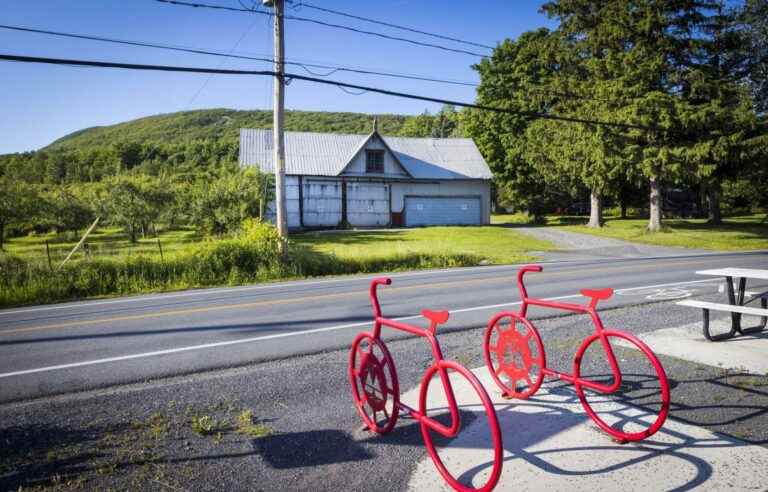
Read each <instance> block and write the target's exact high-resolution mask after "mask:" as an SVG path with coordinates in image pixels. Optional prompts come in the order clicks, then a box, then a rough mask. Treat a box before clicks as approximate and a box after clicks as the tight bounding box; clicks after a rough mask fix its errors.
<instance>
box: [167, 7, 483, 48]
mask: <svg viewBox="0 0 768 492" xmlns="http://www.w3.org/2000/svg"><path fill="white" fill-rule="evenodd" d="M155 1H156V2H160V3H167V4H171V5H178V6H183V7H194V8H206V9H214V10H227V11H230V12H247V13H249V14H262V15H274V14H272V13H271V12H263V11H261V10H251V9H244V8H237V7H226V6H224V5H212V4H208V3H198V2H194V3H193V2H184V1H181V0H155ZM283 18H284V19H286V20H294V21H298V22H309V23H312V24H317V25H321V26H325V27H332V28H334V29H343V30H345V31H352V32H356V33H358V34H367V35H369V36H376V37H379V38H383V39H389V40H392V41H401V42H404V43H410V44H413V45H417V46H424V47H427V48H435V49H439V50H443V51H451V52H454V53H461V54H464V55H471V56H478V57H480V58H486V57H487V56H488V55H486V54H483V53H477V52H474V51H468V50H463V49H461V48H450V47H448V46H444V45H441V44H435V43H427V42H424V41H416V40H415V39H409V38H403V37H400V36H392V35H390V34H384V33H381V32H375V31H366V30H364V29H358V28H356V27H350V26H345V25H343V24H333V23H331V22H325V21H321V20H318V19H311V18H308V17H299V16H296V15H285V14H284V15H283Z"/></svg>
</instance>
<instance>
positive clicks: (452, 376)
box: [419, 360, 502, 491]
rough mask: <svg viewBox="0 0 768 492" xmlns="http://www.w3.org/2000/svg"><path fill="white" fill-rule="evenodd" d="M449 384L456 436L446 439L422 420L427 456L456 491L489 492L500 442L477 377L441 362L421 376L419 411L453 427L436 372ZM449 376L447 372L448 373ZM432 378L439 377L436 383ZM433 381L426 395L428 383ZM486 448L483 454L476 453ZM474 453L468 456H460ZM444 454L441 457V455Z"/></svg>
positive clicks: (495, 475) (493, 412) (499, 462)
mask: <svg viewBox="0 0 768 492" xmlns="http://www.w3.org/2000/svg"><path fill="white" fill-rule="evenodd" d="M441 370H444V371H445V374H446V376H447V377H448V379H449V380H450V382H451V387H452V388H453V394H454V397H455V404H456V406H457V409H458V415H457V418H458V419H459V421H458V422H457V423H458V425H457V427H456V432H455V433H454V434H453V435H450V436H446V435H445V434H443V433H440V432H438V431H436V430H435V429H433V428H431V427H430V426H429V425H427V423H426V421H425V420H424V419H422V420H421V435H422V436H423V438H424V444H425V446H426V447H427V452H429V456H430V457H431V458H432V461H433V462H434V464H435V466H436V467H437V469H438V471H439V472H440V474H441V475H442V476H443V478H444V479H445V481H446V482H448V484H450V485H451V487H453V488H454V489H456V490H459V491H475V490H477V491H489V490H492V489H493V488H494V487H495V486H496V483H497V482H498V481H499V476H500V475H501V465H502V443H501V431H500V429H499V421H498V419H497V417H496V410H495V409H494V407H493V404H492V403H491V399H490V398H489V397H488V393H486V391H485V389H484V388H483V386H482V385H481V384H480V381H478V379H477V377H476V376H475V375H474V374H472V373H471V372H470V371H469V370H467V369H466V368H465V367H464V366H462V365H460V364H458V363H456V362H453V361H447V360H443V361H439V362H437V363H436V364H435V365H433V366H432V367H430V368H429V369H427V372H426V373H425V374H424V378H423V379H422V381H421V390H420V392H419V411H420V413H421V414H422V415H424V416H425V417H426V418H428V419H430V420H432V421H433V422H437V423H439V424H440V425H442V426H445V427H447V428H451V427H452V426H451V424H452V423H454V422H453V421H452V417H451V412H450V403H449V400H448V395H447V393H446V388H445V387H444V386H443V384H442V382H441V378H440V377H439V372H438V371H441ZM449 371H451V372H449ZM435 374H437V375H438V377H437V378H434V376H435ZM435 380H436V381H437V384H436V385H434V386H433V389H434V391H432V392H430V383H432V382H433V381H435ZM478 448H487V452H486V451H485V450H484V451H483V452H478V451H477V449H478ZM462 449H464V450H466V449H472V450H473V452H472V453H466V451H465V452H462V451H461V450H462ZM441 453H442V454H443V457H442V458H441V456H440V454H441Z"/></svg>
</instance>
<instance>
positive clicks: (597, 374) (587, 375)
mask: <svg viewBox="0 0 768 492" xmlns="http://www.w3.org/2000/svg"><path fill="white" fill-rule="evenodd" d="M603 336H604V338H603V337H601V335H600V334H597V333H596V334H594V335H592V336H590V337H589V338H587V339H586V340H584V343H582V344H581V346H580V347H579V350H578V352H577V353H576V358H575V360H574V364H573V373H574V376H575V382H574V386H575V387H576V393H577V394H578V395H579V400H581V404H582V405H583V406H584V410H586V412H587V414H588V415H589V416H590V417H591V418H592V420H594V421H595V423H596V424H597V425H598V426H599V427H600V428H601V429H603V430H604V431H605V432H607V433H608V434H610V435H611V436H613V437H614V438H616V439H618V440H621V441H640V440H642V439H645V438H646V437H649V436H651V435H653V434H654V433H655V432H656V431H658V430H659V428H661V426H662V425H664V421H665V420H666V419H667V414H668V413H669V400H670V399H669V383H668V382H667V375H666V373H665V372H664V368H663V367H662V365H661V362H659V359H658V358H656V355H654V353H653V352H651V349H650V348H648V346H647V345H646V344H645V343H643V342H642V341H640V340H639V339H638V338H637V337H635V336H633V335H630V334H629V333H623V332H620V331H609V330H607V331H604V332H603ZM595 342H597V343H595ZM606 344H608V345H610V349H611V350H612V352H613V353H614V355H615V357H616V363H617V366H618V369H619V374H620V375H621V380H620V381H619V383H620V384H619V385H618V386H617V384H616V383H617V381H616V380H615V378H614V376H613V371H612V370H611V367H610V362H609V360H608V357H607V356H606V354H607V348H606ZM590 385H592V386H594V385H602V386H613V387H614V388H611V389H614V391H610V392H607V391H604V390H602V389H599V388H594V387H590Z"/></svg>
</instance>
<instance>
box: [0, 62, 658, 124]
mask: <svg viewBox="0 0 768 492" xmlns="http://www.w3.org/2000/svg"><path fill="white" fill-rule="evenodd" d="M0 60H6V61H13V62H22V63H44V64H50V65H69V66H83V67H99V68H120V69H127V70H151V71H161V72H184V73H212V74H220V75H266V76H272V77H277V76H279V74H278V73H277V72H275V71H272V70H230V69H227V70H224V69H218V68H202V67H182V66H171V65H147V64H133V63H118V62H103V61H93V60H76V59H63V58H44V57H37V56H22V55H8V54H0ZM283 78H284V80H285V79H294V80H304V81H307V82H314V83H317V84H325V85H335V86H337V87H344V88H347V89H355V90H358V91H367V92H375V93H378V94H384V95H387V96H394V97H402V98H405V99H414V100H419V101H428V102H434V103H439V104H449V105H452V106H457V107H463V108H473V109H479V110H483V111H493V112H496V113H505V114H512V115H516V116H521V117H524V118H530V119H536V118H541V119H547V120H554V121H563V122H568V123H583V124H588V125H598V126H604V127H614V128H624V129H635V130H646V131H658V128H654V127H649V126H643V125H635V124H631V123H614V122H607V121H599V120H589V119H586V118H576V117H571V116H560V115H555V114H547V113H538V112H535V111H516V110H513V109H507V108H500V107H496V106H486V105H481V104H472V103H466V102H462V101H451V100H448V99H441V98H437V97H430V96H422V95H419V94H410V93H406V92H398V91H392V90H389V89H382V88H379V87H369V86H363V85H358V84H350V83H347V82H342V81H338V80H329V79H321V78H317V77H307V76H305V75H298V74H291V73H285V74H283Z"/></svg>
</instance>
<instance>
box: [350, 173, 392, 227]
mask: <svg viewBox="0 0 768 492" xmlns="http://www.w3.org/2000/svg"><path fill="white" fill-rule="evenodd" d="M347 220H348V221H349V223H350V225H352V226H356V227H371V226H386V225H388V224H389V186H388V185H385V184H381V183H347Z"/></svg>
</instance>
